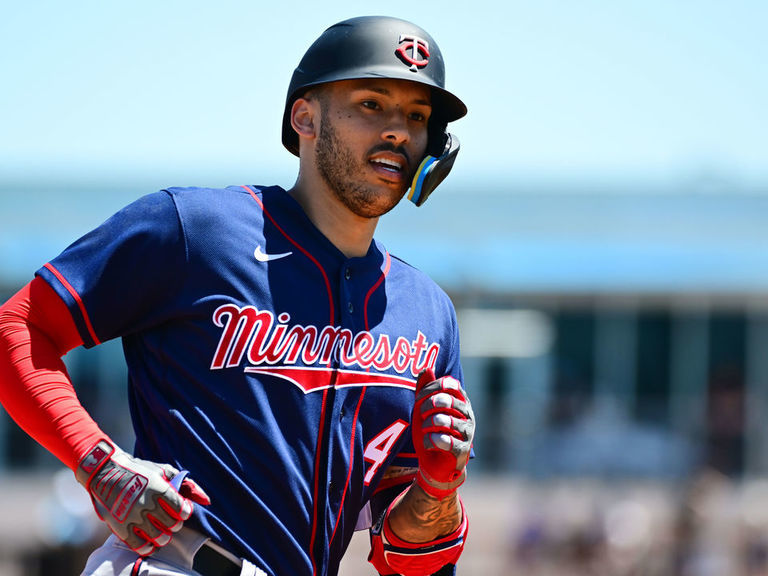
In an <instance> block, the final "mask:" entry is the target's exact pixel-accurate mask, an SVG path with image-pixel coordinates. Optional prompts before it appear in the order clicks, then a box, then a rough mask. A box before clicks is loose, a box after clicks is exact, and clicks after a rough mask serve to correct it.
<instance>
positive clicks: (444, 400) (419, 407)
mask: <svg viewBox="0 0 768 576" xmlns="http://www.w3.org/2000/svg"><path fill="white" fill-rule="evenodd" d="M411 430H412V433H413V446H414V448H415V449H416V456H417V457H418V459H419V473H418V474H417V476H416V482H417V483H418V484H419V486H421V488H422V489H423V490H424V491H425V492H426V493H427V494H429V495H430V496H433V497H435V498H437V499H439V500H442V499H443V498H445V497H446V496H449V495H450V494H453V493H454V492H455V491H456V489H457V488H458V487H459V486H461V485H462V484H463V483H464V480H465V479H466V477H467V472H466V467H467V461H468V460H469V454H470V452H471V449H472V439H473V438H474V435H475V415H474V413H473V412H472V406H471V404H470V402H469V398H468V397H467V395H466V394H465V392H464V390H463V389H462V388H461V383H460V382H459V381H458V380H456V379H455V378H452V377H451V376H443V377H442V378H439V379H435V373H434V372H433V371H432V370H431V369H429V368H427V369H426V370H424V371H423V372H422V373H421V374H419V379H418V380H417V382H416V403H415V404H414V406H413V415H412V419H411Z"/></svg>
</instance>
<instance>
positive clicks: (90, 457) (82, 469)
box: [75, 438, 120, 489]
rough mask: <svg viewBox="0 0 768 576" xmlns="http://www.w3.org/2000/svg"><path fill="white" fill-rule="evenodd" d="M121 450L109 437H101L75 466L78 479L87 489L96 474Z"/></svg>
mask: <svg viewBox="0 0 768 576" xmlns="http://www.w3.org/2000/svg"><path fill="white" fill-rule="evenodd" d="M119 450H120V448H118V447H117V445H116V444H114V443H113V442H112V441H111V440H109V439H108V438H101V439H99V440H98V441H97V442H96V443H95V444H93V446H91V448H90V449H89V450H88V451H87V452H86V453H85V454H83V456H82V457H81V458H80V460H79V461H78V463H77V467H76V468H75V478H77V481H78V482H79V483H80V484H82V485H83V486H85V487H86V489H87V488H88V487H89V484H90V482H91V479H92V478H93V476H94V474H96V472H98V471H99V470H100V469H101V468H102V467H103V466H104V464H106V463H107V462H108V461H109V460H110V458H112V456H113V455H114V454H115V453H116V452H118V451H119Z"/></svg>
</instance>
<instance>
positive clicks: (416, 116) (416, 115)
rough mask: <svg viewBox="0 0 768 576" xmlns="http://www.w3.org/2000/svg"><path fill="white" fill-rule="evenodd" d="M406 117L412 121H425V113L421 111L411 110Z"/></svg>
mask: <svg viewBox="0 0 768 576" xmlns="http://www.w3.org/2000/svg"><path fill="white" fill-rule="evenodd" d="M408 117H409V118H410V119H411V120H413V121H414V122H426V121H427V115H426V114H423V113H422V112H411V113H410V114H409V115H408Z"/></svg>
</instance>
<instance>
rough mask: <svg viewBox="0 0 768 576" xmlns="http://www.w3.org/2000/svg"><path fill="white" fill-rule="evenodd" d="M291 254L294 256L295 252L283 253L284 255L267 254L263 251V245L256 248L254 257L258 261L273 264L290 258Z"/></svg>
mask: <svg viewBox="0 0 768 576" xmlns="http://www.w3.org/2000/svg"><path fill="white" fill-rule="evenodd" d="M291 254H293V252H283V253H282V254H266V253H264V252H262V251H261V244H259V245H258V246H256V250H254V251H253V257H254V258H256V260H258V261H259V262H271V261H272V260H279V259H280V258H285V257H286V256H290V255H291Z"/></svg>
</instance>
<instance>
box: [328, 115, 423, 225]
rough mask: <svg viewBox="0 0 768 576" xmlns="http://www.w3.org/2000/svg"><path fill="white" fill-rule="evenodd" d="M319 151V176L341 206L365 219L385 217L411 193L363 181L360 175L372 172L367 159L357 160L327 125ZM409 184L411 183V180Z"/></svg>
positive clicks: (405, 189)
mask: <svg viewBox="0 0 768 576" xmlns="http://www.w3.org/2000/svg"><path fill="white" fill-rule="evenodd" d="M316 151H317V155H316V162H317V170H318V172H319V173H320V176H321V177H322V178H323V180H325V183H326V184H327V185H328V186H329V187H330V189H331V190H332V191H333V193H334V194H335V195H336V197H337V198H338V199H339V200H340V201H341V202H342V204H344V205H345V206H346V207H347V208H348V209H349V210H350V211H351V212H353V213H354V214H357V215H358V216H360V217H362V218H378V217H379V216H381V215H383V214H386V213H387V212H389V211H390V210H392V208H394V207H395V206H397V204H398V202H400V200H401V199H402V198H403V196H404V195H405V193H406V192H407V191H408V186H407V185H405V186H403V187H402V190H396V189H393V188H391V187H387V186H384V185H382V186H373V185H371V184H368V183H366V182H363V181H361V175H362V174H365V173H366V172H367V171H368V169H369V166H368V163H367V161H366V160H365V159H364V158H363V159H359V160H356V159H355V157H354V155H353V154H352V151H351V150H350V149H349V147H347V146H345V145H344V144H343V143H342V141H341V139H340V138H339V137H338V135H337V134H336V130H335V129H334V128H333V126H331V125H330V123H328V122H322V123H321V124H320V133H319V135H318V139H317V148H316ZM406 182H409V183H410V179H406Z"/></svg>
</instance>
